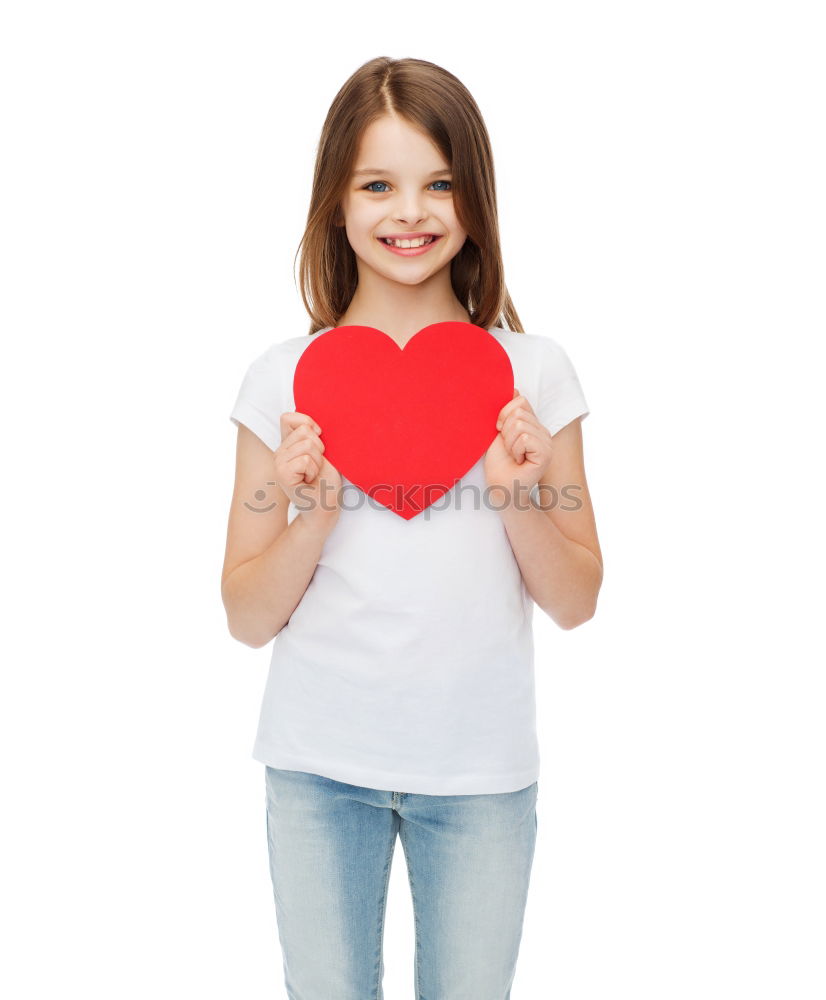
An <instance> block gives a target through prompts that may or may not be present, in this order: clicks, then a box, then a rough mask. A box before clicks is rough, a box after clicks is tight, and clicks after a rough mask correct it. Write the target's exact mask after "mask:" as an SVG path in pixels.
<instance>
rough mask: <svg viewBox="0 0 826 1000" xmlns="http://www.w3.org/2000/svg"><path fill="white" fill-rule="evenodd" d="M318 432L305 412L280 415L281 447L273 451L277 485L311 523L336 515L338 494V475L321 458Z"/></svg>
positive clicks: (321, 442)
mask: <svg viewBox="0 0 826 1000" xmlns="http://www.w3.org/2000/svg"><path fill="white" fill-rule="evenodd" d="M320 433H321V428H320V427H319V426H318V424H317V423H316V422H315V421H314V420H313V418H312V417H310V416H308V415H307V414H306V413H282V414H281V444H280V445H279V447H278V448H277V449H276V450H275V480H276V482H277V483H278V485H279V486H280V487H281V489H282V490H283V491H284V493H286V495H287V496H288V497H289V498H290V500H291V502H292V503H294V504H295V505H296V507H297V508H298V510H299V512H300V513H302V514H304V516H305V517H307V518H309V519H311V520H313V521H315V520H316V519H326V518H335V517H336V516H337V515H338V512H339V494H340V492H341V475H340V474H339V472H338V470H337V469H336V468H335V467H334V466H333V465H331V464H330V463H329V462H328V461H327V459H326V458H325V457H324V442H323V441H322V440H321V438H320V437H319V434H320ZM299 490H300V491H301V492H300V494H299V493H298V491H299Z"/></svg>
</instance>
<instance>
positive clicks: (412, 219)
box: [393, 192, 427, 226]
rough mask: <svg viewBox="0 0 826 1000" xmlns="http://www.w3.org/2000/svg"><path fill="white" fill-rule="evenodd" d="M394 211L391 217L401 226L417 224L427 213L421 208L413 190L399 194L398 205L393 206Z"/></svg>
mask: <svg viewBox="0 0 826 1000" xmlns="http://www.w3.org/2000/svg"><path fill="white" fill-rule="evenodd" d="M395 213H396V214H394V215H393V219H394V221H395V222H397V223H398V224H399V225H401V226H413V225H418V224H419V223H420V222H421V221H422V220H423V219H425V218H426V217H427V213H426V212H425V211H424V210H423V209H422V206H421V204H420V202H419V200H418V198H417V196H416V195H415V194H414V193H413V192H408V193H407V194H400V195H399V200H398V207H397V208H395Z"/></svg>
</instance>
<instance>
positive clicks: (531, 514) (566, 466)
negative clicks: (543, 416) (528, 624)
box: [500, 419, 602, 629]
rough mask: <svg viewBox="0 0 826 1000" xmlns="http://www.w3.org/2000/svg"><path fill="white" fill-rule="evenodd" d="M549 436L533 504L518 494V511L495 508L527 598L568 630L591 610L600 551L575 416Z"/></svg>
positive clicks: (599, 576) (599, 570)
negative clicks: (550, 444) (546, 463)
mask: <svg viewBox="0 0 826 1000" xmlns="http://www.w3.org/2000/svg"><path fill="white" fill-rule="evenodd" d="M552 440H553V453H552V456H551V461H550V464H549V466H548V468H547V469H546V471H545V473H544V474H543V475H542V477H541V478H540V480H539V483H538V492H539V497H538V500H537V506H534V505H533V504H528V503H525V501H524V498H523V502H522V506H523V507H524V508H525V509H524V510H520V509H518V507H517V506H515V505H514V504H513V503H511V504H510V505H509V506H507V507H506V508H505V509H504V510H502V511H501V512H500V513H501V516H502V519H503V522H504V525H505V530H506V531H507V534H508V539H509V541H510V543H511V547H512V549H513V553H514V555H515V557H516V561H517V563H518V564H519V569H520V571H521V573H522V577H523V579H524V581H525V586H526V587H527V588H528V592H529V593H530V595H531V597H533V599H534V600H535V601H536V603H537V604H538V605H539V607H541V608H542V610H543V611H544V612H545V613H546V614H547V615H548V616H549V617H550V618H552V619H553V620H554V621H555V622H556V624H557V625H559V626H560V628H563V629H572V628H576V626H577V625H581V624H583V622H586V621H588V620H589V619H590V618H592V617H593V615H594V612H595V611H596V604H597V596H598V594H599V590H600V587H601V585H602V553H601V551H600V547H599V541H598V539H597V531H596V524H595V521H594V512H593V507H592V505H591V498H590V495H589V492H588V485H587V483H586V480H585V466H584V460H583V454H582V428H581V426H580V421H579V419H576V420H572V421H571V422H570V423H569V424H567V425H566V426H565V427H563V428H562V429H561V430H560V431H558V432H557V433H556V434H555V435H554V436H553V439H552ZM539 505H541V507H543V508H546V509H540V506H539ZM565 508H576V509H565Z"/></svg>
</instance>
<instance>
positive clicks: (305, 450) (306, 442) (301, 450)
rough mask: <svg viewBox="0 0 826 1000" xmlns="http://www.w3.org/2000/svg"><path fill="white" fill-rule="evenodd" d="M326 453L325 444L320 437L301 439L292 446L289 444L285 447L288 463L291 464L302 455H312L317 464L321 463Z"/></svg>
mask: <svg viewBox="0 0 826 1000" xmlns="http://www.w3.org/2000/svg"><path fill="white" fill-rule="evenodd" d="M324 451H325V446H324V442H323V441H321V440H320V439H319V438H318V437H312V438H308V437H301V438H299V439H298V440H297V441H294V442H293V443H292V444H290V443H289V442H287V443H286V446H285V455H286V457H287V461H288V462H291V461H292V460H293V459H294V458H298V457H299V456H300V455H312V456H313V458H314V459H315V460H316V461H317V462H321V461H322V460H323V453H324Z"/></svg>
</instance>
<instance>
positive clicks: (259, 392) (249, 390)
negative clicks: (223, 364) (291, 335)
mask: <svg viewBox="0 0 826 1000" xmlns="http://www.w3.org/2000/svg"><path fill="white" fill-rule="evenodd" d="M282 403H283V390H282V386H281V370H280V365H279V364H278V357H277V353H276V351H275V350H274V348H270V349H269V350H268V351H265V352H264V353H263V354H261V355H260V356H259V357H257V358H256V359H255V361H253V363H252V364H251V365H250V366H249V368H248V369H247V372H246V374H245V375H244V379H243V381H242V382H241V388H240V389H239V390H238V396H237V398H236V400H235V405H234V406H233V408H232V411H231V412H230V415H229V419H230V420H231V421H232V422H233V423H234V424H235V425H236V426H238V424H244V425H245V426H246V427H249V429H250V430H251V431H252V432H253V434H255V435H257V436H258V437H259V438H261V440H262V441H263V442H264V444H265V445H267V447H268V448H270V449H271V450H272V451H275V449H276V448H277V447H278V446H279V445H280V444H281V414H282V413H283V412H284V411H285V410H286V409H287V407H285V406H283V405H282Z"/></svg>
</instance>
